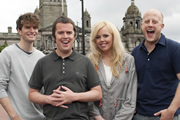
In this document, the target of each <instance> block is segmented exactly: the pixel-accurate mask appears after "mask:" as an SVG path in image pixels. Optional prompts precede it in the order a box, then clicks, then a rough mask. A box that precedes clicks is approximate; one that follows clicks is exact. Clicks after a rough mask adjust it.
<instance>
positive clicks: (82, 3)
mask: <svg viewBox="0 0 180 120" xmlns="http://www.w3.org/2000/svg"><path fill="white" fill-rule="evenodd" d="M80 1H81V5H82V42H83V45H82V47H83V55H85V54H86V53H85V38H84V0H80Z"/></svg>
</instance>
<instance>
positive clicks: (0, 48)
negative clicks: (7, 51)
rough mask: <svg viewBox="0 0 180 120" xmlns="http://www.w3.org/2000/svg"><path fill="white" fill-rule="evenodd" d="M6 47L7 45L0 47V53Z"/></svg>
mask: <svg viewBox="0 0 180 120" xmlns="http://www.w3.org/2000/svg"><path fill="white" fill-rule="evenodd" d="M7 46H8V45H7V44H3V45H0V52H1V51H2V50H3V49H4V48H5V47H7Z"/></svg>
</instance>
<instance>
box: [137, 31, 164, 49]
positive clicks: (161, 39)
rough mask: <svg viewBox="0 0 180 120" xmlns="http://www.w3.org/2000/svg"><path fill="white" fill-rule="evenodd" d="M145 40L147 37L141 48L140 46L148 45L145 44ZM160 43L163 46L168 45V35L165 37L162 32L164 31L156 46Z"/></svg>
mask: <svg viewBox="0 0 180 120" xmlns="http://www.w3.org/2000/svg"><path fill="white" fill-rule="evenodd" d="M144 42H145V39H144V40H143V42H142V43H141V44H140V47H139V49H140V48H143V49H146V47H145V45H144ZM158 44H159V45H162V46H166V37H165V36H164V34H162V33H161V37H160V39H159V41H158V42H157V43H156V45H155V46H157V45H158Z"/></svg>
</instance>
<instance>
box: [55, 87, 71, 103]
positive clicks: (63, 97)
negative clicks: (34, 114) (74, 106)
mask: <svg viewBox="0 0 180 120" xmlns="http://www.w3.org/2000/svg"><path fill="white" fill-rule="evenodd" d="M60 89H63V90H64V91H61V90H60ZM53 93H54V94H58V95H59V96H58V97H59V99H60V101H59V103H58V104H57V105H56V106H60V105H63V104H71V103H72V102H73V96H74V92H72V91H71V90H70V89H69V88H67V87H65V86H61V87H58V89H56V90H53Z"/></svg>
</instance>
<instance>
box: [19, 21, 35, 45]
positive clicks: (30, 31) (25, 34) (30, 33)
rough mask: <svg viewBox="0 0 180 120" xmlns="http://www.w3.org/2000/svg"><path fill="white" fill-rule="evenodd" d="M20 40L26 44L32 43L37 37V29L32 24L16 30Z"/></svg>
mask: <svg viewBox="0 0 180 120" xmlns="http://www.w3.org/2000/svg"><path fill="white" fill-rule="evenodd" d="M18 33H19V35H20V36H21V40H23V41H26V42H34V41H35V40H36V37H37V36H38V27H37V26H35V25H34V24H24V25H23V26H22V29H21V30H19V29H18Z"/></svg>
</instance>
